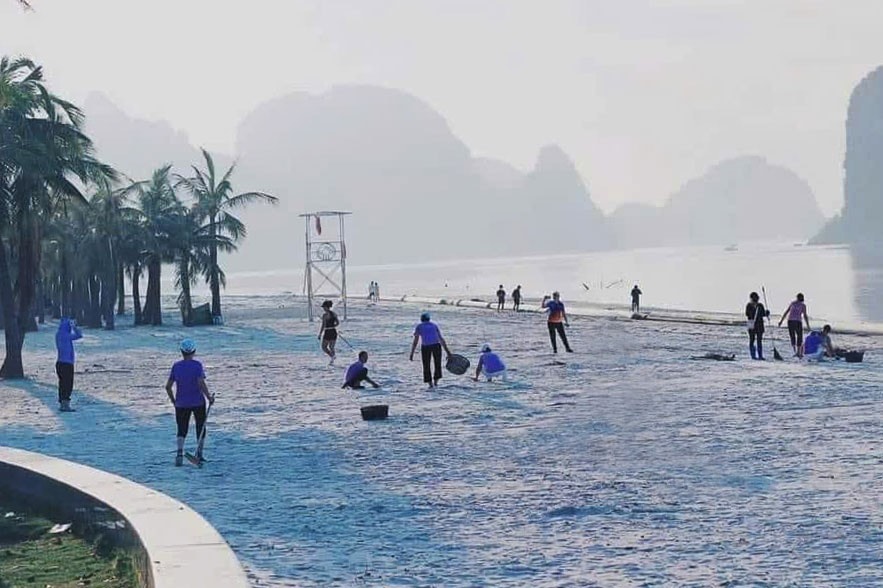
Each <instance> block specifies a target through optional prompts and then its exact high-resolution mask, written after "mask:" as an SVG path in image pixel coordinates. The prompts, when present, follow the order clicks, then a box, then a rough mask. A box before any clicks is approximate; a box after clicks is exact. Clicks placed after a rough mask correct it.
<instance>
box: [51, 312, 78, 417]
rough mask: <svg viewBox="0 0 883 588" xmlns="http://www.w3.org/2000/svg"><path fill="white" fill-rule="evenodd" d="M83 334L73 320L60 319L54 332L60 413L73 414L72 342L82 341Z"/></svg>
mask: <svg viewBox="0 0 883 588" xmlns="http://www.w3.org/2000/svg"><path fill="white" fill-rule="evenodd" d="M82 338H83V333H81V332H80V329H78V328H77V323H76V322H74V320H73V319H69V318H66V317H62V319H61V321H60V322H59V323H58V330H57V331H56V332H55V349H56V350H57V351H58V359H57V360H56V362H55V373H56V374H57V375H58V404H59V405H60V410H61V412H73V411H74V409H73V408H71V392H73V390H74V359H75V355H76V354H75V353H74V341H76V340H77V339H82Z"/></svg>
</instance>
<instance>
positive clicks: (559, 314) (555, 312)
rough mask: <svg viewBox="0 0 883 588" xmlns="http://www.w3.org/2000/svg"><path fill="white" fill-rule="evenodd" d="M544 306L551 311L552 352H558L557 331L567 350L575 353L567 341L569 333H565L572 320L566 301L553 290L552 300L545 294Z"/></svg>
mask: <svg viewBox="0 0 883 588" xmlns="http://www.w3.org/2000/svg"><path fill="white" fill-rule="evenodd" d="M543 308H545V309H546V311H547V312H548V313H549V318H548V320H547V326H548V327H549V339H550V340H551V341H552V352H553V353H558V343H557V341H556V340H555V334H556V333H557V334H558V335H559V336H560V337H561V342H562V343H564V349H566V350H567V353H573V349H571V348H570V343H568V342H567V335H566V334H565V333H564V327H569V326H570V322H569V321H568V320H567V312H565V310H564V303H563V302H561V294H560V293H558V292H552V299H551V300H549V297H548V296H543Z"/></svg>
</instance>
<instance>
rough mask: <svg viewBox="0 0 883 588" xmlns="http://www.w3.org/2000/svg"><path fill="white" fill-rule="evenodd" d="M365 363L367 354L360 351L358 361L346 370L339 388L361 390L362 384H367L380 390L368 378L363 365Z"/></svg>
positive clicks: (366, 368)
mask: <svg viewBox="0 0 883 588" xmlns="http://www.w3.org/2000/svg"><path fill="white" fill-rule="evenodd" d="M366 363H368V352H367V351H360V352H359V359H358V360H356V361H355V363H353V364H352V365H350V367H348V368H347V369H346V376H344V378H343V380H344V381H343V386H341V388H352V389H353V390H363V389H364V388H365V387H364V386H362V382H368V383H369V384H371V385H372V386H374V387H375V388H380V385H379V384H378V383H377V382H375V381H374V380H372V379H371V378H369V377H368V367H367V366H366V365H365V364H366Z"/></svg>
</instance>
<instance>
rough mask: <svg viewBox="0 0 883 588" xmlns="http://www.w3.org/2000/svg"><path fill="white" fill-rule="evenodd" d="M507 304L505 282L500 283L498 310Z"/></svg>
mask: <svg viewBox="0 0 883 588" xmlns="http://www.w3.org/2000/svg"><path fill="white" fill-rule="evenodd" d="M505 306H506V291H505V290H504V289H503V284H500V287H499V288H497V312H500V311H502V310H503V308H505Z"/></svg>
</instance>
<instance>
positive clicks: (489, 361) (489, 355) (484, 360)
mask: <svg viewBox="0 0 883 588" xmlns="http://www.w3.org/2000/svg"><path fill="white" fill-rule="evenodd" d="M482 373H484V377H486V378H487V381H488V382H490V381H492V380H493V379H494V378H497V377H500V378H502V379H503V381H504V382H505V381H507V379H508V378H507V374H506V364H504V363H503V360H502V359H500V356H499V355H497V354H496V353H494V352H493V351H491V346H490V345H488V344H484V345H482V346H481V355H480V356H479V357H478V366H477V367H476V368H475V378H473V379H474V380H475V381H476V382H477V381H478V378H479V376H481V374H482Z"/></svg>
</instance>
